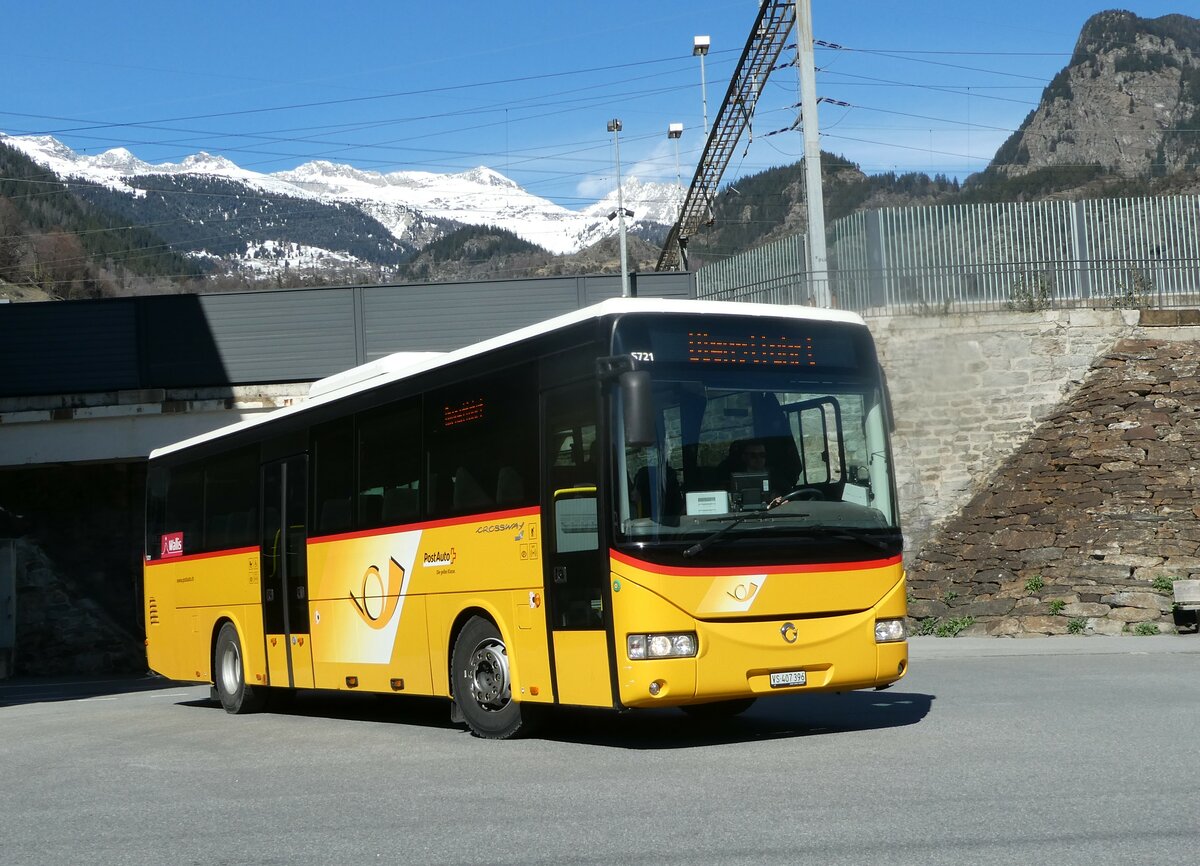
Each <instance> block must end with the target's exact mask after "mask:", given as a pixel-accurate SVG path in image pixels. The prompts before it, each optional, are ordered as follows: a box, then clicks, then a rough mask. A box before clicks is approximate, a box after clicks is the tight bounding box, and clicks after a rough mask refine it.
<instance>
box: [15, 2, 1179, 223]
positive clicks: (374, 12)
mask: <svg viewBox="0 0 1200 866" xmlns="http://www.w3.org/2000/svg"><path fill="white" fill-rule="evenodd" d="M1187 5H1189V4H1182V3H1179V2H1176V3H1157V2H1133V3H1127V4H1125V6H1124V7H1123V8H1127V9H1129V10H1130V11H1133V12H1135V13H1137V14H1139V15H1142V16H1144V17H1156V16H1158V15H1163V14H1167V13H1171V12H1184V13H1185V14H1193V15H1196V14H1200V9H1195V8H1192V9H1188V8H1184V7H1186V6H1187ZM5 7H6V8H5V9H4V19H5V29H6V32H7V36H8V39H6V43H7V44H6V50H5V52H3V53H2V54H0V76H2V79H3V81H4V87H3V90H0V131H3V132H5V133H8V134H13V135H17V134H34V133H36V134H52V135H54V136H55V137H57V138H59V139H61V140H62V141H63V142H65V143H66V144H67V145H68V146H70V147H71V148H73V149H75V150H78V151H82V152H86V153H100V152H102V151H104V150H107V149H109V148H113V147H126V148H128V149H129V150H131V151H133V152H134V154H135V155H137V156H139V157H140V158H142V159H145V160H147V161H150V162H162V161H178V160H180V159H181V158H182V157H184V156H186V155H188V154H191V153H195V152H197V151H200V150H204V151H207V152H209V153H217V154H223V155H225V156H228V157H229V158H230V159H231V160H233V161H234V162H236V163H238V164H239V165H242V166H244V167H247V168H251V169H254V170H256V171H264V172H270V171H280V170H283V169H288V168H292V167H295V166H296V165H299V164H300V163H303V162H306V161H309V160H312V159H328V160H331V161H335V162H342V163H347V164H349V165H353V166H356V167H359V168H363V169H372V170H378V171H398V170H425V171H434V172H453V171H461V170H465V169H468V168H471V167H473V166H476V165H488V166H490V167H492V168H494V169H496V170H498V171H500V172H502V173H504V174H507V175H508V176H510V177H512V178H513V179H514V180H516V181H517V182H518V183H520V184H521V185H522V186H524V187H526V188H527V189H529V190H530V191H532V192H534V193H537V194H539V195H543V196H546V197H547V198H551V199H553V200H555V201H557V202H559V203H561V204H563V205H565V206H567V207H572V208H574V207H581V206H583V205H585V204H587V203H590V202H591V201H594V200H595V199H597V198H599V197H600V196H601V195H603V193H604V192H606V191H607V190H608V189H611V188H612V186H613V183H614V175H615V171H614V160H613V147H612V136H611V135H610V134H609V133H608V132H607V131H606V124H607V121H608V120H609V119H610V118H613V117H619V118H621V120H622V123H623V126H624V131H623V133H622V137H621V161H622V168H623V173H624V174H625V175H630V174H634V175H637V176H638V177H640V178H642V179H644V180H661V181H671V182H673V181H674V180H675V177H676V151H675V147H674V144H673V143H672V142H669V141H668V140H667V136H666V131H667V126H668V124H669V123H671V122H681V123H683V124H684V126H685V132H684V136H683V138H682V139H681V140H680V142H679V145H680V147H679V157H678V158H679V167H680V168H679V170H680V173H681V174H682V176H683V182H684V183H685V184H686V183H687V181H688V180H689V179H690V177H691V174H692V171H693V170H694V167H695V161H696V158H697V156H698V154H699V151H700V148H701V144H702V139H701V134H700V127H701V122H702V120H701V118H702V100H701V86H700V65H699V63H700V61H699V60H698V58H696V57H693V56H692V40H693V37H694V36H695V35H699V34H704V35H709V36H710V37H711V40H712V50H711V53H710V55H709V56H708V58H707V61H706V62H705V77H706V80H707V88H706V90H707V96H708V105H709V117H710V120H711V118H712V117H713V116H714V115H715V114H716V110H717V107H718V106H719V105H720V101H721V97H722V96H723V95H724V92H725V88H726V87H727V86H728V82H729V78H730V76H731V74H732V71H733V69H734V67H735V64H736V62H737V59H738V57H739V55H740V53H741V50H742V48H743V46H744V45H745V43H746V39H747V36H748V34H749V31H750V26H751V24H752V23H753V21H754V18H755V15H756V14H757V8H758V4H757V3H756V2H755V0H649V2H647V0H641V2H633V0H608V2H605V3H578V2H574V0H559V2H543V0H522V2H516V3H513V2H508V3H504V2H494V0H493V2H478V0H459V2H457V3H436V2H410V0H392V2H353V0H348V2H345V3H341V4H333V3H329V2H327V0H326V2H311V0H292V2H288V3H282V2H260V3H254V2H238V3H234V2H227V0H205V2H204V3H181V2H163V0H159V2H146V0H128V2H122V3H111V2H102V0H97V2H92V3H82V2H78V0H70V2H66V0H37V2H15V0H9V2H7V3H5ZM1103 8H1106V7H1104V6H1102V5H1097V4H1094V3H1087V2H1076V0H1053V2H1046V0H1038V2H1032V0H1010V2H1006V3H986V4H985V3H979V2H963V0H958V2H942V0H922V2H915V3H898V2H895V0H887V2H885V0H859V2H853V0H837V2H835V0H812V10H813V32H814V36H815V38H816V39H817V40H823V41H825V42H831V43H836V44H838V45H840V46H843V49H842V50H833V49H827V48H820V49H818V51H817V54H816V63H817V66H818V68H819V69H820V71H819V73H818V77H817V91H818V94H819V95H822V96H827V97H830V98H832V99H836V100H840V101H842V102H847V103H849V104H850V106H851V107H849V108H846V107H841V106H837V105H832V104H829V105H822V107H821V112H820V126H821V132H822V148H823V149H824V150H828V151H832V152H834V153H840V154H843V155H844V156H846V157H847V158H849V159H851V160H852V161H854V162H857V163H859V164H860V165H861V166H862V167H863V169H864V170H865V171H867V172H868V173H877V172H882V171H922V172H927V173H933V172H943V173H946V174H950V175H954V176H958V177H963V176H965V175H966V174H968V173H969V172H971V171H976V170H979V169H981V168H983V167H984V166H985V165H986V164H987V161H988V159H989V158H990V157H991V156H992V154H993V153H994V152H995V149H996V148H997V147H998V146H999V144H1000V143H1001V142H1002V141H1003V140H1004V139H1005V138H1006V137H1007V136H1008V134H1009V133H1010V132H1011V131H1012V130H1013V129H1015V128H1016V126H1017V125H1018V124H1019V123H1020V122H1021V120H1022V119H1023V118H1024V116H1025V115H1026V114H1027V113H1028V112H1029V111H1030V110H1031V109H1032V108H1033V107H1034V105H1036V103H1037V100H1038V97H1039V96H1040V94H1041V90H1042V88H1043V87H1044V86H1045V85H1046V84H1047V83H1048V82H1049V80H1050V79H1051V78H1052V77H1053V75H1054V73H1055V72H1057V71H1058V70H1059V69H1060V68H1061V67H1062V66H1063V65H1065V64H1066V62H1067V60H1068V59H1069V57H1070V53H1071V50H1072V48H1073V46H1074V43H1075V39H1076V37H1077V36H1078V34H1079V29H1080V27H1081V26H1082V24H1083V22H1084V21H1085V20H1086V19H1087V18H1088V17H1089V16H1090V15H1091V14H1093V13H1095V12H1097V11H1100V10H1101V9H1103ZM786 56H787V57H790V56H792V52H791V51H788V52H786ZM798 101H799V96H798V89H797V79H796V74H795V70H793V69H782V70H779V71H777V72H775V73H774V74H773V75H772V76H771V79H770V81H769V82H768V86H767V88H766V90H765V92H764V94H763V97H762V98H761V100H760V102H759V108H758V112H757V115H756V118H755V123H754V138H753V141H752V142H750V143H749V144H747V143H746V140H745V139H743V143H742V145H741V146H740V147H739V149H738V154H737V156H736V157H735V159H734V160H733V163H732V164H731V166H730V168H729V170H728V171H727V173H726V176H725V180H726V181H732V180H735V179H736V178H737V177H740V176H744V175H747V174H752V173H754V172H757V171H761V170H763V169H765V168H768V167H770V166H774V165H781V164H788V163H792V162H795V161H796V160H797V159H799V157H800V154H801V151H802V144H801V140H800V134H799V132H787V133H780V134H775V135H768V134H767V133H769V132H773V131H775V130H779V129H783V128H786V127H788V126H789V125H790V124H791V123H792V121H793V119H794V116H795V109H793V108H791V106H792V105H794V104H795V103H797V102H798Z"/></svg>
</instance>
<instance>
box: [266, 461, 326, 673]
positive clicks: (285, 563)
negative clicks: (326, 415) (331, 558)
mask: <svg viewBox="0 0 1200 866" xmlns="http://www.w3.org/2000/svg"><path fill="white" fill-rule="evenodd" d="M262 491H263V503H262V504H263V507H262V542H261V548H260V557H259V558H260V562H261V574H262V578H261V582H262V602H263V632H264V634H265V635H266V641H267V676H268V678H269V680H270V684H271V685H272V686H283V687H291V688H298V687H308V688H311V687H312V685H313V674H312V649H311V647H310V645H309V636H310V634H309V633H310V629H309V625H308V547H307V542H308V514H307V512H308V509H307V501H308V458H307V457H306V456H304V455H300V456H297V457H288V458H287V459H285V460H277V461H275V462H273V463H267V464H265V465H264V466H263V467H262Z"/></svg>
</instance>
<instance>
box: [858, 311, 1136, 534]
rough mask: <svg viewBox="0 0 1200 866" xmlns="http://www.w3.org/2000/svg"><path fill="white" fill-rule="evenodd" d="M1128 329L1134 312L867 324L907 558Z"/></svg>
mask: <svg viewBox="0 0 1200 866" xmlns="http://www.w3.org/2000/svg"><path fill="white" fill-rule="evenodd" d="M1136 322H1137V312H1136V311H1132V310H1109V311H1104V310H1044V311H1041V312H1031V313H1025V312H995V313H975V314H965V315H945V316H903V317H893V318H876V319H869V320H868V325H869V326H870V329H871V332H872V333H873V334H874V336H875V339H876V343H877V347H878V351H879V355H880V359H881V361H882V363H883V366H884V369H885V371H886V372H887V376H888V384H889V386H890V388H891V392H892V402H893V408H894V410H895V416H896V438H895V441H894V442H893V446H892V448H893V454H894V456H895V459H896V466H897V473H898V476H899V479H898V481H899V488H900V508H901V519H902V522H903V526H904V529H905V535H906V540H907V545H906V546H907V548H908V550H909V551H916V550H919V549H920V547H921V545H922V544H923V543H924V542H925V541H926V540H927V539H928V538H929V537H930V535H931V533H932V531H933V530H934V528H935V527H937V526H938V525H939V524H941V523H943V522H944V521H945V520H946V519H947V518H949V517H950V516H952V515H954V514H956V513H957V512H958V511H959V510H961V509H962V507H963V506H964V505H966V503H967V502H968V500H970V498H971V496H972V495H973V494H974V493H975V492H976V491H977V490H979V489H980V487H981V486H982V484H983V483H984V482H985V481H986V480H987V479H988V477H989V476H990V475H991V473H992V472H993V471H995V469H996V468H997V467H998V466H999V465H1000V463H1001V462H1002V461H1003V460H1004V459H1005V458H1006V457H1008V456H1009V455H1011V454H1012V453H1013V451H1014V450H1015V449H1016V448H1017V447H1019V446H1020V444H1021V443H1022V442H1024V441H1025V440H1026V439H1027V438H1028V436H1029V434H1030V433H1031V432H1032V431H1033V430H1034V428H1035V427H1036V426H1037V423H1038V421H1040V420H1041V419H1042V418H1043V417H1045V416H1046V414H1047V413H1048V412H1050V411H1051V410H1052V409H1053V408H1054V407H1055V406H1056V405H1057V404H1058V403H1059V402H1060V401H1061V400H1062V399H1063V398H1064V396H1066V395H1068V394H1070V393H1071V392H1072V391H1073V390H1074V389H1076V388H1077V387H1078V386H1079V384H1080V382H1082V381H1083V378H1084V376H1085V375H1086V373H1087V371H1088V369H1089V367H1090V366H1091V363H1092V361H1093V359H1094V358H1095V357H1096V356H1097V355H1098V354H1099V353H1101V352H1103V351H1104V350H1106V349H1108V348H1109V347H1110V346H1112V345H1113V344H1114V343H1115V342H1116V341H1117V340H1118V339H1120V338H1121V337H1122V336H1124V335H1126V334H1128V333H1130V331H1131V330H1132V329H1133V327H1134V326H1135V325H1136Z"/></svg>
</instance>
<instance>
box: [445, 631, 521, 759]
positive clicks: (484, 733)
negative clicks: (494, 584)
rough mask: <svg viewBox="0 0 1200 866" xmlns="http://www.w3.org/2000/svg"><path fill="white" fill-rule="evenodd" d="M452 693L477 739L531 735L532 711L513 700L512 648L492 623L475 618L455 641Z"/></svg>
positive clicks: (451, 666) (451, 667) (452, 662)
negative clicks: (509, 654)
mask: <svg viewBox="0 0 1200 866" xmlns="http://www.w3.org/2000/svg"><path fill="white" fill-rule="evenodd" d="M450 669H451V674H452V678H453V683H452V685H451V691H452V693H453V698H454V702H455V703H456V704H457V705H458V708H459V710H460V711H461V712H462V716H463V720H464V721H465V722H466V723H467V727H469V728H470V729H471V733H473V734H474V735H475V736H477V737H483V738H484V739H488V740H507V739H509V738H510V737H515V736H517V735H518V734H526V733H528V732H529V715H530V713H529V711H530V709H531V708H530V707H528V706H523V705H522V704H520V703H519V702H517V701H514V700H513V699H512V679H511V677H510V675H509V667H508V648H507V647H506V646H505V645H504V640H503V638H501V636H500V631H499V629H497V628H496V626H495V624H493V623H492V622H491V621H490V620H487V619H484V618H483V617H480V616H473V617H471V619H469V620H467V624H466V625H464V626H463V628H462V631H460V632H459V633H458V638H457V640H455V641H454V651H453V652H452V653H451V662H450Z"/></svg>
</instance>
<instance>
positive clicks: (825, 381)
mask: <svg viewBox="0 0 1200 866" xmlns="http://www.w3.org/2000/svg"><path fill="white" fill-rule="evenodd" d="M771 324H772V325H774V326H775V330H773V331H769V330H766V329H765V328H764V326H763V325H761V324H759V323H752V326H753V327H752V328H751V325H746V326H744V327H743V326H741V325H739V324H737V323H730V324H728V325H726V326H725V327H724V329H723V333H720V334H717V335H715V336H714V335H713V328H711V327H708V326H707V325H706V328H705V330H704V331H699V330H696V329H693V330H691V331H690V332H688V335H689V336H690V337H692V338H693V339H690V340H688V341H687V342H681V341H680V339H679V338H680V335H679V334H674V335H661V334H660V335H655V334H653V333H646V332H645V331H644V330H643V332H642V333H638V334H621V333H620V332H618V336H619V338H622V339H620V340H619V343H618V345H619V347H620V348H628V347H629V344H631V343H632V344H633V345H650V346H652V347H653V348H650V349H644V350H642V349H634V350H633V351H632V352H631V354H634V356H635V357H638V356H639V354H640V357H641V358H642V359H643V363H642V365H641V366H642V367H643V369H648V370H649V371H650V373H651V380H652V394H653V410H654V411H653V415H654V420H655V427H656V436H655V441H654V442H653V443H652V444H649V445H642V444H636V445H635V444H629V445H626V444H625V442H624V440H623V431H622V427H623V425H622V424H621V415H622V409H621V406H620V405H619V400H618V406H617V409H616V412H615V413H614V441H615V442H616V443H617V448H616V454H615V458H616V464H617V465H616V471H617V477H618V478H621V477H624V478H625V479H626V484H624V485H622V484H620V483H618V484H617V487H616V496H615V497H614V500H615V501H614V505H615V508H616V516H617V526H616V532H615V536H616V541H617V543H618V545H625V546H633V547H635V548H640V552H641V553H642V554H645V555H649V556H650V558H655V556H654V554H655V552H656V551H657V552H659V553H663V554H665V555H669V556H670V558H672V559H674V558H676V557H678V556H680V555H682V556H685V557H691V562H692V564H694V565H703V564H705V562H704V560H705V559H706V558H709V557H710V556H711V555H712V554H710V553H709V551H713V550H717V549H721V551H722V552H721V554H720V558H721V560H722V561H725V562H728V561H730V560H731V559H732V560H733V561H737V560H738V556H739V554H738V553H737V551H741V552H742V553H743V554H745V555H746V556H747V559H746V561H747V562H751V561H754V562H763V561H766V560H765V559H764V557H766V559H771V558H774V559H776V560H779V561H782V560H784V559H786V560H789V561H797V562H803V561H806V560H807V561H819V560H825V561H828V560H829V559H831V558H832V559H842V560H845V559H878V558H883V557H885V556H892V555H896V554H898V553H899V552H900V548H901V544H902V539H901V536H900V532H899V528H898V523H897V520H898V515H897V507H896V497H895V484H894V481H893V471H892V466H891V457H890V450H889V446H888V435H889V430H888V412H887V405H886V402H885V401H886V396H885V390H884V386H883V383H882V381H881V379H882V377H881V374H880V372H879V367H878V363H877V361H876V360H875V355H874V351H873V349H872V348H871V347H870V344H869V336H867V334H866V331H865V329H864V328H861V326H859V327H857V328H854V327H853V326H846V325H838V324H835V323H817V324H816V326H815V325H814V323H799V324H793V323H791V322H787V321H783V322H780V321H778V320H776V321H773V322H772V323H771ZM751 330H752V333H751ZM696 334H703V339H701V340H696V339H694V337H695V335H696ZM760 335H765V336H760ZM656 337H657V339H656ZM747 337H748V338H749V339H748V340H747V339H746V338H747ZM864 337H865V338H866V341H864V340H863V338H864ZM717 347H719V352H718V348H717ZM764 347H765V348H764ZM801 350H803V351H801ZM713 353H716V354H715V355H714V357H713V358H710V357H709V356H710V355H713ZM760 356H761V361H759V360H756V359H757V358H759V357H760ZM792 357H799V359H800V363H791V362H789V361H788V358H792ZM714 358H715V359H714ZM767 548H769V549H770V551H771V552H770V553H767V552H766V550H767ZM731 551H733V552H731Z"/></svg>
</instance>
